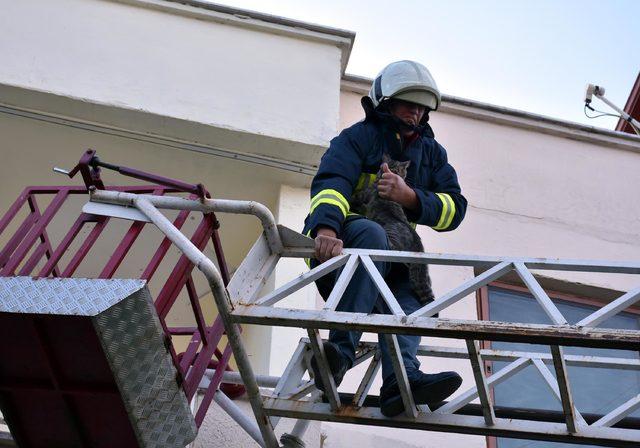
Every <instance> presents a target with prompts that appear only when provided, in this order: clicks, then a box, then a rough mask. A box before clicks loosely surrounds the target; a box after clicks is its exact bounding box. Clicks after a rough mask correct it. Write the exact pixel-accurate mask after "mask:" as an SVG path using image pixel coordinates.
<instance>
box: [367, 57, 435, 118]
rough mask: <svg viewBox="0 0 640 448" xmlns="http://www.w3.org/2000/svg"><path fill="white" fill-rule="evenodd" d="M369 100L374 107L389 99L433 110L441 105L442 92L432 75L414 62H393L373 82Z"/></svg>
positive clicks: (425, 68)
mask: <svg viewBox="0 0 640 448" xmlns="http://www.w3.org/2000/svg"><path fill="white" fill-rule="evenodd" d="M369 98H371V101H372V102H373V106H374V107H378V105H380V103H382V102H383V101H385V100H387V99H389V98H397V99H400V100H405V101H409V102H412V103H416V104H421V105H423V106H425V107H427V108H429V109H431V110H436V109H437V108H438V106H439V105H440V91H439V90H438V86H437V85H436V82H435V81H434V79H433V77H432V76H431V73H429V70H427V67H425V66H424V65H422V64H420V63H418V62H414V61H398V62H392V63H391V64H389V65H387V66H386V67H385V68H383V69H382V71H381V72H380V73H379V74H378V76H376V79H375V80H374V81H373V84H372V86H371V90H369Z"/></svg>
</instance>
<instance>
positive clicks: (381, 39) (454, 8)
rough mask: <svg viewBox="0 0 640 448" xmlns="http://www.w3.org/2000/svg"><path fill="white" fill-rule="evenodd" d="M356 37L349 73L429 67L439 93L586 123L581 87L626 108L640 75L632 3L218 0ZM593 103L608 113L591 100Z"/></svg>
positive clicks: (608, 123)
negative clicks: (393, 65) (403, 63)
mask: <svg viewBox="0 0 640 448" xmlns="http://www.w3.org/2000/svg"><path fill="white" fill-rule="evenodd" d="M215 3H219V4H224V5H229V6H235V7H238V8H242V9H250V10H254V11H260V12H263V13H268V14H273V15H279V16H283V17H287V18H291V19H296V20H302V21H305V22H311V23H317V24H320V25H324V26H329V27H334V28H342V29H346V30H350V31H354V32H355V33H356V39H355V44H354V46H353V50H352V53H351V57H350V60H349V64H348V66H347V73H349V74H354V75H360V76H366V77H369V78H373V77H375V76H376V74H377V73H378V72H379V71H380V70H381V69H382V68H383V67H384V66H385V65H386V64H387V63H389V62H392V61H395V60H400V59H413V60H416V61H419V62H421V63H423V64H424V65H426V66H427V67H428V68H429V70H430V71H431V74H432V75H433V76H434V78H435V79H436V82H437V83H438V87H439V88H440V91H441V92H442V93H444V94H448V95H453V96H457V97H461V98H467V99H473V100H477V101H482V102H485V103H490V104H494V105H498V106H504V107H508V108H513V109H519V110H524V111H528V112H533V113H536V114H541V115H546V116H549V117H554V118H559V119H563V120H568V121H573V122H579V123H583V124H587V125H590V126H597V127H603V128H608V129H613V128H615V125H616V123H617V119H616V118H611V117H602V118H597V119H588V118H586V117H585V115H584V110H583V106H584V91H585V88H586V85H587V84H588V83H592V84H597V85H600V86H603V87H605V89H606V97H607V98H608V99H609V100H611V101H613V102H614V103H615V104H616V105H618V106H619V107H620V108H623V107H624V105H625V103H626V101H627V98H628V96H629V92H630V91H631V88H632V86H633V83H634V82H635V79H636V77H637V75H638V72H639V71H640V1H637V0H607V1H592V0H553V1H552V0H536V1H532V0H530V1H524V0H509V1H507V0H484V1H480V0H475V1H472V0H447V1H445V0H439V1H434V0H423V1H418V0H395V1H390V0H369V1H364V0H352V1H338V0H322V1H318V0H278V1H271V0H216V1H215ZM593 106H594V107H595V108H596V109H600V110H602V111H605V112H613V111H612V110H611V109H609V108H608V106H606V105H605V104H604V103H602V102H600V101H599V100H597V99H596V100H594V102H593Z"/></svg>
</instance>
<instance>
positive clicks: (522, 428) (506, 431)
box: [265, 399, 640, 448]
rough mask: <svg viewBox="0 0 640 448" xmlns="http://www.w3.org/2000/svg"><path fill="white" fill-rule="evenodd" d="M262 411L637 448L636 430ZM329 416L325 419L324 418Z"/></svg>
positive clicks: (310, 408) (321, 407)
mask: <svg viewBox="0 0 640 448" xmlns="http://www.w3.org/2000/svg"><path fill="white" fill-rule="evenodd" d="M265 408H266V409H267V413H268V414H269V415H279V416H282V417H291V418H305V419H309V420H319V421H332V422H340V423H356V424H361V425H374V426H392V427H394V428H406V429H418V430H423V431H439V432H457V433H461V434H476V435H488V436H501V437H512V438H518V439H534V440H542V441H555V442H564V443H572V444H577V445H601V446H616V447H628V448H632V447H637V446H638V444H639V443H640V435H639V434H638V431H637V430H632V429H621V428H603V427H593V426H586V427H583V428H580V431H579V432H577V433H575V434H570V433H568V432H567V427H566V425H565V424H564V423H555V422H540V421H532V420H523V419H513V418H496V420H495V425H493V426H487V425H486V423H485V421H484V418H483V417H482V416H476V415H462V414H439V413H437V411H436V412H432V413H420V414H418V416H417V417H416V418H409V417H407V416H405V415H399V416H397V417H395V418H393V419H391V420H390V419H388V418H386V417H384V416H382V415H381V414H380V411H379V410H377V409H375V408H363V409H362V410H361V411H357V412H341V413H339V414H330V413H329V406H328V404H326V403H315V402H297V401H292V400H284V399H267V400H266V403H265ZM328 415H330V417H329V418H327V416H328Z"/></svg>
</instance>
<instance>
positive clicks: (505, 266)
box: [411, 261, 513, 317]
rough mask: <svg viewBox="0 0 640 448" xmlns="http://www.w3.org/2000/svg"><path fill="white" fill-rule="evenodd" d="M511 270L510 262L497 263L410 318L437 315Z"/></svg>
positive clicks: (414, 313) (412, 314) (417, 311)
mask: <svg viewBox="0 0 640 448" xmlns="http://www.w3.org/2000/svg"><path fill="white" fill-rule="evenodd" d="M512 269H513V265H512V263H510V262H507V261H503V262H502V263H498V264H496V265H495V266H493V267H492V268H491V269H489V270H487V271H485V272H483V273H482V274H480V275H478V276H477V277H474V278H472V279H471V280H468V281H466V282H465V283H463V284H462V285H460V286H458V287H457V288H454V289H452V290H451V291H449V292H448V293H446V294H445V295H444V296H442V297H440V298H438V299H436V300H434V301H433V302H431V303H429V304H427V305H425V306H423V307H422V308H420V309H418V310H416V311H414V312H413V313H411V316H422V317H432V316H433V315H434V314H436V313H439V312H440V311H442V310H443V309H445V308H447V307H449V306H450V305H453V304H454V303H456V302H458V301H460V300H461V299H463V298H465V297H466V296H467V295H469V294H471V293H472V292H475V291H477V290H478V289H480V288H481V287H483V286H485V285H488V284H489V283H491V282H492V281H494V280H497V279H498V278H500V277H502V276H503V275H504V274H506V273H508V272H510V271H511V270H512Z"/></svg>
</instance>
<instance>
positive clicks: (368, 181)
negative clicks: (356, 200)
mask: <svg viewBox="0 0 640 448" xmlns="http://www.w3.org/2000/svg"><path fill="white" fill-rule="evenodd" d="M376 177H377V174H373V173H362V174H360V177H359V178H358V183H357V184H356V188H355V190H354V192H356V193H357V192H359V191H361V190H364V189H365V188H367V187H369V186H370V185H372V184H373V183H374V182H375V181H376Z"/></svg>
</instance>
